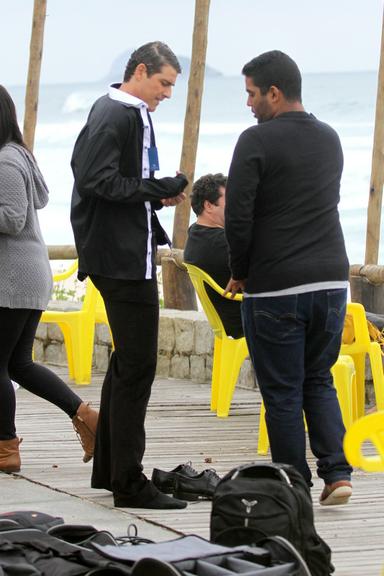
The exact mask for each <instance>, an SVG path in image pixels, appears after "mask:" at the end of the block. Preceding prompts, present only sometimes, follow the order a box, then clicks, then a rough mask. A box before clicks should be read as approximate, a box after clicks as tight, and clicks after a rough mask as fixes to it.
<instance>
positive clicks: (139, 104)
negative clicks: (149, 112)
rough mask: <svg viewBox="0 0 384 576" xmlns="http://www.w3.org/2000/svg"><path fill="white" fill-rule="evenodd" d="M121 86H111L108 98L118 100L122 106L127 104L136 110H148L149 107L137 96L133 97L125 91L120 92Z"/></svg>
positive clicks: (116, 84)
mask: <svg viewBox="0 0 384 576" xmlns="http://www.w3.org/2000/svg"><path fill="white" fill-rule="evenodd" d="M120 86H121V84H119V83H115V84H111V85H110V86H109V91H108V96H109V97H110V98H111V99H112V100H117V101H118V102H121V103H122V104H126V105H128V106H133V107H134V108H147V109H148V105H147V104H146V103H145V102H144V101H143V100H140V98H137V97H136V96H132V94H129V93H128V92H124V91H123V90H120V89H119V87H120Z"/></svg>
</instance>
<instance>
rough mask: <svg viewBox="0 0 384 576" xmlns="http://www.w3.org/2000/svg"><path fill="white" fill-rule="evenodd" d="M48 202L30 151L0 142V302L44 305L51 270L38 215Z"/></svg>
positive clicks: (17, 305) (34, 306)
mask: <svg viewBox="0 0 384 576" xmlns="http://www.w3.org/2000/svg"><path fill="white" fill-rule="evenodd" d="M47 202H48V189H47V186H46V184H45V182H44V179H43V176H42V174H41V172H40V170H39V168H38V166H37V164H36V162H35V160H34V158H33V156H32V154H30V153H29V152H28V151H27V150H26V149H25V148H23V147H22V146H19V145H18V144H14V143H10V144H6V145H4V146H3V147H2V148H0V307H3V308H27V309H33V310H45V309H46V307H47V304H48V301H49V298H50V295H51V291H52V273H51V267H50V264H49V259H48V252H47V247H46V245H45V243H44V240H43V237H42V235H41V230H40V225H39V220H38V216H37V210H39V209H40V208H43V207H44V206H46V204H47Z"/></svg>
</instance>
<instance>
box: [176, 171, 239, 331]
mask: <svg viewBox="0 0 384 576" xmlns="http://www.w3.org/2000/svg"><path fill="white" fill-rule="evenodd" d="M226 184H227V179H226V177H225V176H223V174H206V175H205V176H201V178H199V179H198V180H196V182H195V183H194V185H193V188H192V194H191V206H192V209H193V211H194V213H195V214H196V216H197V220H196V223H195V224H192V226H191V227H190V228H189V230H188V239H187V243H186V245H185V248H184V260H185V261H186V262H188V263H189V264H194V265H195V266H198V267H199V268H201V269H202V270H204V272H206V273H207V274H209V275H210V276H211V278H213V279H214V280H215V282H217V284H218V285H219V286H222V287H225V286H226V285H227V283H228V280H229V278H230V276H231V271H230V269H229V256H228V244H227V240H226V238H225V234H224V207H225V186H226ZM207 293H208V295H209V298H210V299H211V301H212V304H213V305H214V307H215V308H216V310H217V312H218V314H219V316H220V318H221V320H222V322H223V325H224V328H225V331H226V333H227V335H228V336H232V337H233V338H241V337H242V336H244V333H243V326H242V323H241V310H240V302H237V301H236V302H231V300H228V299H226V298H224V297H223V296H220V294H218V293H217V292H215V291H214V290H213V289H212V288H211V287H210V286H207Z"/></svg>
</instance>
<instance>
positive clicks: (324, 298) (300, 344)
mask: <svg viewBox="0 0 384 576" xmlns="http://www.w3.org/2000/svg"><path fill="white" fill-rule="evenodd" d="M346 299H347V291H346V290H344V289H338V290H320V291H317V292H308V293H305V294H294V295H290V296H281V297H280V296H277V297H272V298H270V297H266V298H257V297H255V298H245V299H244V301H243V305H242V314H243V323H244V332H245V337H246V340H247V344H248V348H249V353H250V356H251V359H252V363H253V366H254V369H255V372H256V376H257V380H258V384H259V387H260V391H261V394H262V397H263V400H264V404H265V409H266V423H267V429H268V435H269V442H270V446H271V454H272V460H273V461H274V462H283V463H285V464H291V465H293V466H295V467H296V468H297V470H299V472H301V474H302V475H303V476H304V478H305V480H306V481H307V482H308V484H311V476H312V475H311V471H310V469H309V466H308V463H307V460H306V454H305V453H306V442H305V430H304V422H303V410H304V413H305V417H306V421H307V425H308V434H309V442H310V446H311V450H312V452H313V454H314V455H315V457H316V458H317V472H318V475H319V477H320V478H323V479H324V481H325V483H326V484H330V483H332V482H336V481H337V480H350V477H351V472H352V468H351V467H350V466H349V464H348V463H347V461H346V459H345V456H344V452H343V437H344V434H345V428H344V424H343V421H342V417H341V412H340V407H339V403H338V400H337V396H336V390H335V388H334V386H333V380H332V375H331V372H330V369H331V367H332V366H333V364H334V363H335V362H336V360H337V357H338V354H339V350H340V344H341V333H342V329H343V324H344V317H345V310H346Z"/></svg>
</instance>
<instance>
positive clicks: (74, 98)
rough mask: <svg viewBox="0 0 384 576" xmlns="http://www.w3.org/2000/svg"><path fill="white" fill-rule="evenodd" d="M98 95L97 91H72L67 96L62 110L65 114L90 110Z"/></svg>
mask: <svg viewBox="0 0 384 576" xmlns="http://www.w3.org/2000/svg"><path fill="white" fill-rule="evenodd" d="M98 96H99V93H98V92H96V91H81V92H72V94H70V95H69V96H67V98H66V100H65V102H64V104H63V107H62V109H61V111H62V113H63V114H73V113H74V112H84V111H85V110H89V109H90V108H91V106H92V104H93V103H94V101H95V100H96V98H97V97H98Z"/></svg>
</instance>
